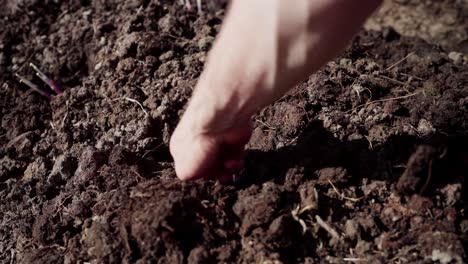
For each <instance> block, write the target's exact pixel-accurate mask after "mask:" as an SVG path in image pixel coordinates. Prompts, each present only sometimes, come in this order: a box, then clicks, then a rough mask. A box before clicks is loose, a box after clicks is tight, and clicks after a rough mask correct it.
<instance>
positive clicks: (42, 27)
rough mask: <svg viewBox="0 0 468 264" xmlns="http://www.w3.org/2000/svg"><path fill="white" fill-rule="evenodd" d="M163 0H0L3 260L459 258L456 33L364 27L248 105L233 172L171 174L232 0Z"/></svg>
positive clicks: (464, 163)
mask: <svg viewBox="0 0 468 264" xmlns="http://www.w3.org/2000/svg"><path fill="white" fill-rule="evenodd" d="M161 2H164V1H143V0H141V1H138V0H133V1H114V2H113V1H110V2H108V1H19V0H0V5H1V6H2V8H1V9H0V85H1V89H0V109H1V112H0V119H1V126H0V199H1V201H2V202H1V203H0V260H1V261H0V262H1V263H62V262H64V263H120V262H124V263H254V262H255V263H260V262H261V263H297V262H300V263H349V262H368V263H433V262H436V263H464V262H466V261H467V251H466V249H467V245H468V235H467V234H468V218H467V215H466V214H467V207H468V206H467V193H468V192H467V180H466V179H467V176H468V175H467V174H468V118H467V117H468V59H467V54H466V53H465V51H466V50H467V49H464V46H463V41H461V42H459V43H458V42H457V43H458V44H457V45H456V46H453V47H451V46H450V45H447V44H446V43H437V38H432V39H430V40H431V41H432V42H431V41H430V42H431V43H428V42H426V40H427V39H426V40H423V39H422V37H421V36H418V35H414V34H413V35H412V36H411V34H405V33H407V32H404V30H403V31H402V29H401V28H397V30H395V29H394V28H391V27H388V25H386V24H383V25H382V28H381V29H380V30H378V31H364V30H363V31H362V32H360V33H359V34H358V35H357V36H356V38H355V39H354V40H353V42H352V43H351V44H350V45H349V47H348V49H347V50H346V51H345V52H344V53H343V54H342V55H341V56H340V57H339V58H337V59H335V60H334V61H332V62H330V63H328V64H327V65H326V66H325V67H324V68H323V69H321V70H320V71H319V72H317V73H316V74H314V75H312V76H310V77H309V78H308V79H307V80H305V81H304V82H302V83H301V84H300V85H298V86H297V87H295V88H294V89H293V90H291V91H290V92H289V93H288V94H287V95H285V96H284V97H283V98H281V99H280V100H279V101H278V102H276V103H275V104H273V105H271V106H269V107H267V108H265V109H264V110H262V111H261V112H260V113H259V114H258V115H257V116H255V117H254V118H253V120H254V124H255V130H254V133H253V136H252V139H251V141H250V143H249V145H248V153H247V157H246V168H245V170H244V171H243V173H242V175H241V177H240V180H239V181H237V182H235V183H233V184H228V185H222V184H220V183H218V182H215V181H206V180H201V181H195V182H180V181H179V180H177V179H176V177H175V173H174V168H173V163H172V158H171V156H170V154H169V151H168V141H169V137H170V134H171V133H172V131H173V129H174V127H175V125H176V124H177V121H178V119H179V117H180V116H181V114H182V113H183V110H184V106H185V104H186V102H187V100H188V99H189V97H190V94H191V92H192V89H193V87H194V85H195V83H196V80H197V77H198V76H199V74H200V72H201V70H202V68H203V64H204V62H205V58H206V54H207V51H208V50H209V48H210V46H211V44H212V42H213V40H214V37H215V36H216V34H217V32H218V31H219V29H220V25H221V22H222V18H223V16H224V13H225V6H226V4H225V3H222V2H221V3H220V2H216V1H210V2H208V1H207V3H205V2H203V8H204V13H203V14H202V15H198V14H197V13H196V11H189V10H186V9H184V8H183V6H182V4H181V3H179V2H177V3H161ZM399 2H402V1H399ZM403 2H408V1H403ZM410 2H411V1H410ZM452 2H456V4H457V5H455V7H456V10H458V11H457V12H461V14H462V15H463V14H464V17H465V18H466V17H468V16H466V10H467V9H466V6H465V7H463V6H462V4H463V1H458V2H457V1H440V3H438V4H437V6H438V7H441V8H446V9H447V8H448V9H451V10H452V9H454V5H453V3H452ZM413 4H414V3H413ZM400 5H402V8H407V6H405V4H404V3H403V4H400ZM392 10H395V9H392ZM441 10H442V9H441ZM389 15H391V14H390V13H388V12H387V13H386V16H389ZM393 15H394V17H396V18H398V15H399V13H398V9H396V11H393ZM462 17H463V16H462ZM463 22H466V20H463ZM463 22H460V21H459V20H456V21H455V22H453V23H463ZM415 23H416V22H415ZM457 25H459V24H457ZM465 26H466V24H465ZM460 27H461V28H463V27H464V26H463V25H461V26H460ZM465 29H466V27H465ZM460 34H462V33H460ZM460 43H461V44H460ZM30 62H33V63H35V64H36V65H38V66H39V67H40V68H41V69H42V70H43V71H44V72H45V73H47V74H48V75H49V76H50V77H51V79H53V80H54V81H56V82H57V83H58V85H59V86H60V87H61V88H62V89H63V90H64V93H63V94H61V95H58V96H54V97H53V98H52V99H51V100H48V99H47V98H45V97H43V96H41V95H40V94H38V93H36V92H34V91H31V90H30V89H28V88H27V87H26V86H25V85H24V84H20V83H19V82H18V81H17V79H16V78H15V77H14V73H19V74H21V75H23V76H25V77H26V78H28V79H30V80H31V81H33V82H34V83H37V84H40V87H41V88H44V89H46V86H45V85H43V84H41V82H40V79H38V78H37V77H35V76H34V74H33V72H32V70H31V69H30V68H29V66H28V64H29V63H30Z"/></svg>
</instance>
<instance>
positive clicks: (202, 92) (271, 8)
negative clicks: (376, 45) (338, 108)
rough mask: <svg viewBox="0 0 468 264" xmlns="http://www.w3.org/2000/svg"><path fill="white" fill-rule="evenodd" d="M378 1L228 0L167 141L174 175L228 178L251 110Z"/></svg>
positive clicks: (324, 52)
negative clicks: (189, 92) (189, 96)
mask: <svg viewBox="0 0 468 264" xmlns="http://www.w3.org/2000/svg"><path fill="white" fill-rule="evenodd" d="M379 2H380V0H361V1H359V4H356V3H355V1H348V0H316V1H310V0H289V1H284V0H251V1H232V2H231V6H230V9H229V12H228V14H227V16H226V18H225V21H224V23H223V28H222V29H221V32H220V33H219V35H218V37H217V39H216V41H215V43H214V45H213V48H212V49H211V51H210V53H209V56H208V61H207V64H206V65H205V69H204V71H203V73H202V75H201V76H200V79H199V81H198V83H197V87H195V90H194V93H193V95H192V98H191V100H190V103H189V105H188V107H187V110H186V111H185V114H184V116H183V117H182V120H181V121H180V123H179V125H178V126H177V128H176V130H175V132H174V134H173V136H172V138H171V142H170V150H171V154H172V156H173V157H174V161H175V168H176V173H177V176H178V177H179V178H180V179H182V180H191V179H197V178H202V177H205V178H218V179H220V180H221V181H228V180H231V179H232V175H233V174H235V173H237V172H238V171H239V170H240V169H241V168H242V166H243V153H244V145H245V144H246V143H247V141H248V140H249V138H250V135H251V132H252V129H251V125H250V121H249V120H250V117H251V116H252V115H253V114H254V113H255V112H256V111H258V110H259V109H260V108H261V107H264V106H265V105H268V104H270V103H272V102H273V101H275V100H276V99H278V98H280V97H281V96H282V95H283V94H284V93H285V92H286V91H287V90H288V89H290V88H291V87H293V86H294V85H296V84H297V83H298V82H299V81H301V80H303V79H305V78H306V77H307V76H308V75H310V74H311V73H312V72H314V71H315V70H317V69H319V68H320V67H321V66H322V65H323V64H324V63H325V62H326V61H328V60H330V59H331V58H332V57H333V56H335V55H336V54H337V53H338V52H339V51H340V50H341V49H342V48H344V46H345V45H346V43H347V42H348V41H349V40H350V39H351V37H352V36H353V34H354V33H355V32H356V31H357V30H358V29H359V28H360V26H361V25H362V23H363V22H364V21H365V19H366V17H367V16H368V15H370V14H371V12H372V11H373V10H374V9H375V8H376V7H377V6H378V4H379Z"/></svg>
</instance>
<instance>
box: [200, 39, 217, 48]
mask: <svg viewBox="0 0 468 264" xmlns="http://www.w3.org/2000/svg"><path fill="white" fill-rule="evenodd" d="M214 39H215V38H214V37H212V36H206V37H203V38H201V39H200V40H198V48H199V49H200V50H208V49H209V48H210V47H211V44H212V43H213V41H214Z"/></svg>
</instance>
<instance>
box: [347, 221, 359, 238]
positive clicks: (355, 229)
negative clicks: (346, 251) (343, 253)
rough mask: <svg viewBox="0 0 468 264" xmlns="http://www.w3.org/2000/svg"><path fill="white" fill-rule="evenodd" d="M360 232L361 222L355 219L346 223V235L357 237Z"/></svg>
mask: <svg viewBox="0 0 468 264" xmlns="http://www.w3.org/2000/svg"><path fill="white" fill-rule="evenodd" d="M358 233H359V224H358V223H357V222H356V221H354V220H347V221H346V224H345V235H346V237H348V238H351V239H355V238H356V237H357V236H358Z"/></svg>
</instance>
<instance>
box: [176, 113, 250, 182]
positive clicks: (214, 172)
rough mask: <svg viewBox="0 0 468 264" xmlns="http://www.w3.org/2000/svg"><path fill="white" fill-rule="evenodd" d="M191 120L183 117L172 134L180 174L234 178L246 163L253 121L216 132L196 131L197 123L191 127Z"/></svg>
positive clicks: (222, 178)
mask: <svg viewBox="0 0 468 264" xmlns="http://www.w3.org/2000/svg"><path fill="white" fill-rule="evenodd" d="M187 118H188V119H191V117H187ZM185 120H187V119H185ZM184 122H186V123H184ZM190 122H191V120H187V121H182V122H181V123H180V124H179V126H178V127H177V129H176V131H175V132H174V134H173V136H172V138H171V143H170V148H171V154H172V156H173V157H174V162H175V164H176V165H175V166H176V167H175V168H176V174H177V176H178V177H179V178H180V179H181V180H193V179H198V178H205V179H206V178H212V179H218V180H219V181H221V182H230V181H232V180H233V175H235V174H237V173H238V172H239V171H240V170H241V169H242V168H243V166H244V146H245V144H247V142H248V141H249V139H250V135H251V133H252V126H251V123H250V121H248V122H245V123H243V124H240V125H238V126H236V127H229V128H226V129H224V130H222V131H216V130H215V129H214V130H213V131H216V132H213V131H197V130H199V129H198V128H197V127H198V126H195V127H192V126H190V125H189V124H190Z"/></svg>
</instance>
